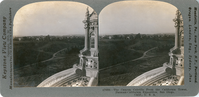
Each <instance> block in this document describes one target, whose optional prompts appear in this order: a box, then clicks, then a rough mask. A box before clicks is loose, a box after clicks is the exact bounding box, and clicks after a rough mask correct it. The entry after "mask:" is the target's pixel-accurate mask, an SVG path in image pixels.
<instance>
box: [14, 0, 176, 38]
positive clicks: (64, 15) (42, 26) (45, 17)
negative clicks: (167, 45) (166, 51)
mask: <svg viewBox="0 0 199 97" xmlns="http://www.w3.org/2000/svg"><path fill="white" fill-rule="evenodd" d="M87 7H88V5H85V4H82V3H77V2H67V1H56V2H39V3H32V4H29V5H25V6H24V7H22V8H21V9H19V10H18V12H17V13H16V15H15V18H14V27H13V33H14V36H37V35H75V34H78V35H79V34H82V35H83V34H84V33H85V32H84V31H85V30H84V24H83V23H82V21H83V20H84V18H85V13H86V8H87ZM176 10H177V8H176V7H174V6H173V5H171V4H168V3H164V2H159V1H120V2H116V3H112V4H110V5H108V6H106V7H105V8H104V9H103V10H102V11H101V12H100V15H99V34H121V33H122V34H129V33H134V34H137V33H147V34H151V33H172V32H173V33H174V31H175V28H174V22H173V19H174V18H175V14H176ZM89 11H90V13H91V12H92V11H93V9H92V8H90V7H89Z"/></svg>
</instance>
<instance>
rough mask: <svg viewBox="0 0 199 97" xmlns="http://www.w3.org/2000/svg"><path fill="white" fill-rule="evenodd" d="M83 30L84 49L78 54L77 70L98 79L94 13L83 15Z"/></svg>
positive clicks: (96, 19)
mask: <svg viewBox="0 0 199 97" xmlns="http://www.w3.org/2000/svg"><path fill="white" fill-rule="evenodd" d="M83 23H84V29H85V41H84V49H82V50H81V51H80V54H79V58H80V61H79V64H78V68H80V69H81V70H82V71H84V73H85V74H84V75H85V76H88V77H91V78H92V77H93V78H98V69H99V62H98V16H97V13H96V12H95V11H93V12H92V13H91V14H89V10H88V8H87V12H86V15H85V20H83Z"/></svg>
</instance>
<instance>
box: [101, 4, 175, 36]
mask: <svg viewBox="0 0 199 97" xmlns="http://www.w3.org/2000/svg"><path fill="white" fill-rule="evenodd" d="M176 10H177V8H176V7H174V6H173V5H171V4H168V3H165V2H160V1H121V2H116V3H113V4H110V5H108V6H106V7H105V8H104V9H103V10H102V11H101V13H100V16H99V24H100V28H99V33H100V34H101V35H103V34H122V33H123V34H130V33H134V34H137V33H142V34H154V33H172V32H173V33H174V31H175V28H174V22H173V19H174V18H175V14H176Z"/></svg>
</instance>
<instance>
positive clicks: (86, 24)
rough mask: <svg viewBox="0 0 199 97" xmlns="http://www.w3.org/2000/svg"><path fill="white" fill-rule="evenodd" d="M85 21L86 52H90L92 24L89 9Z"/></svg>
mask: <svg viewBox="0 0 199 97" xmlns="http://www.w3.org/2000/svg"><path fill="white" fill-rule="evenodd" d="M85 17H86V18H85V20H84V21H83V23H84V24H85V25H84V29H85V43H84V50H88V48H89V43H88V42H89V22H90V17H89V10H88V8H87V12H86V16H85Z"/></svg>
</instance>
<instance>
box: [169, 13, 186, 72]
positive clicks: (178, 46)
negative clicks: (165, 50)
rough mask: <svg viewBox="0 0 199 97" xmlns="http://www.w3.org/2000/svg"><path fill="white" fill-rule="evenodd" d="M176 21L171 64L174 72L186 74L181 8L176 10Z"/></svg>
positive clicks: (170, 53)
mask: <svg viewBox="0 0 199 97" xmlns="http://www.w3.org/2000/svg"><path fill="white" fill-rule="evenodd" d="M173 21H174V22H175V28H176V32H175V46H174V47H173V48H171V49H170V52H169V56H170V62H169V65H170V67H171V68H172V70H173V74H175V75H179V76H184V43H183V42H184V29H183V19H182V14H181V12H180V11H179V10H177V11H176V18H175V19H173Z"/></svg>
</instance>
